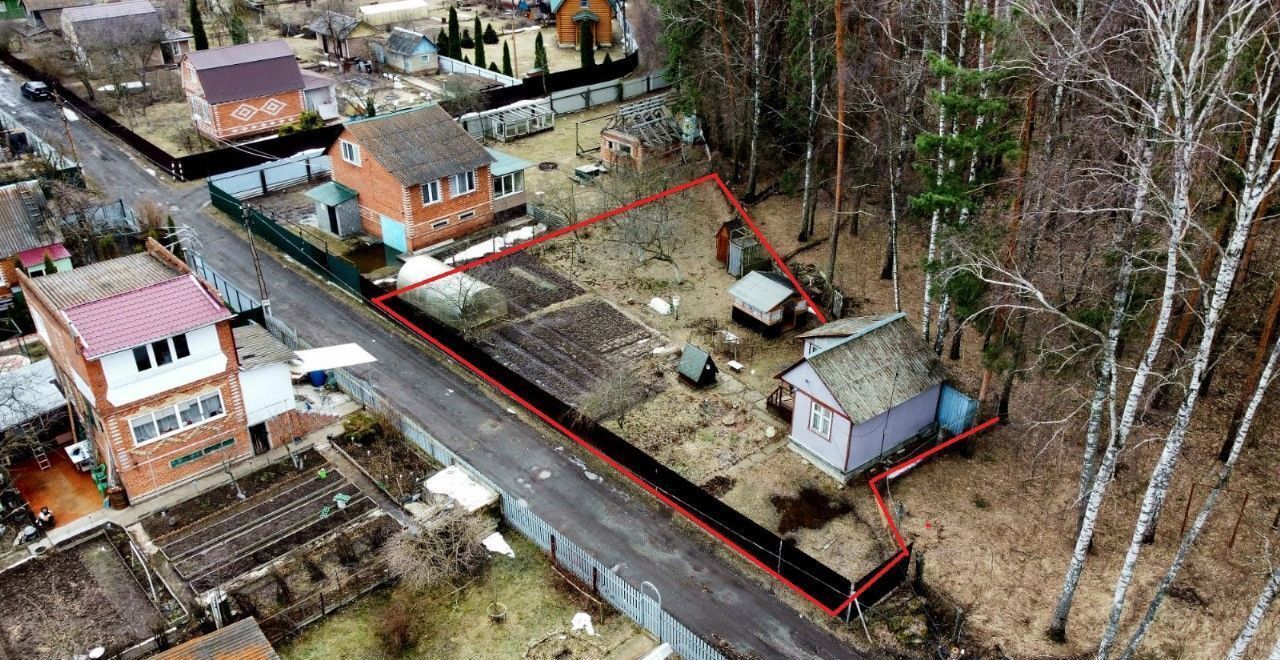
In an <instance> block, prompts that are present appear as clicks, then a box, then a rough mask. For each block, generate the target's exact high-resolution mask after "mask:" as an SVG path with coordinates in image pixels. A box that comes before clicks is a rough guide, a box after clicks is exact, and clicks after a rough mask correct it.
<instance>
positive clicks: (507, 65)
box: [502, 41, 516, 76]
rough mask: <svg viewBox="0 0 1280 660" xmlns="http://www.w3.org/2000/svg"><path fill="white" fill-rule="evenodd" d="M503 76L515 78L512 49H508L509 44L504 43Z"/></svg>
mask: <svg viewBox="0 0 1280 660" xmlns="http://www.w3.org/2000/svg"><path fill="white" fill-rule="evenodd" d="M502 75H504V76H514V75H516V74H515V72H513V71H512V70H511V49H509V48H507V43H506V42H505V41H504V42H502Z"/></svg>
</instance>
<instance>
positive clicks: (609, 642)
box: [279, 533, 645, 660]
mask: <svg viewBox="0 0 1280 660" xmlns="http://www.w3.org/2000/svg"><path fill="white" fill-rule="evenodd" d="M506 537H507V541H508V542H509V543H510V544H511V547H512V548H513V549H514V550H515V553H516V557H515V559H512V558H509V557H506V556H503V555H494V556H492V557H491V559H490V561H489V564H488V566H487V567H486V568H485V570H484V571H483V573H482V574H481V575H480V576H478V577H477V578H475V581H473V582H471V583H469V584H467V585H466V586H465V587H464V588H463V589H462V590H461V591H459V592H457V593H454V590H453V589H452V588H451V587H445V588H440V589H435V590H432V591H430V592H427V593H424V594H420V595H416V596H414V597H413V598H411V599H410V600H411V602H412V603H413V604H414V608H413V612H412V614H413V617H414V619H415V622H416V623H417V625H418V630H419V636H418V641H417V644H416V646H414V647H413V648H412V649H410V650H409V652H408V653H406V654H405V657H413V658H459V659H464V658H475V659H477V660H478V659H481V658H484V659H488V658H520V657H526V652H527V651H529V650H530V649H531V647H535V646H536V648H534V649H533V651H534V652H533V653H532V654H531V655H530V657H538V658H542V657H548V658H550V657H556V656H557V655H558V653H559V652H560V651H561V650H562V649H569V650H571V653H572V655H569V656H567V657H573V658H610V657H628V656H629V655H630V654H629V653H627V652H626V651H624V650H623V649H631V648H635V645H636V644H637V641H638V640H637V639H636V638H637V637H638V636H639V635H640V634H641V633H640V632H639V630H638V629H637V628H636V626H635V625H633V624H632V622H631V621H630V620H629V619H627V618H626V617H624V616H622V615H621V614H617V613H612V612H608V611H607V610H606V614H605V620H604V621H603V622H601V621H600V619H599V617H598V616H597V614H596V606H595V604H594V603H591V602H590V601H588V600H587V599H586V598H585V597H584V596H582V595H581V594H580V593H578V592H577V591H576V590H574V588H573V587H571V586H569V585H568V584H566V582H565V581H564V580H563V579H562V578H561V577H560V575H558V574H557V573H556V571H555V570H554V569H552V567H551V565H550V563H549V561H548V558H547V557H546V555H545V554H543V553H542V551H541V550H539V549H538V548H537V547H536V546H534V545H533V544H532V543H530V542H529V541H527V540H525V539H524V538H523V537H521V536H518V535H516V534H514V533H507V534H506ZM390 600H391V592H390V590H385V589H384V590H381V591H377V592H374V593H373V594H371V595H369V596H367V597H365V598H362V599H360V600H358V601H356V602H355V603H354V604H352V605H351V606H350V607H348V608H346V609H344V610H342V611H341V612H339V613H338V614H335V615H333V616H331V617H329V618H328V619H326V620H324V621H322V622H320V623H317V624H316V625H314V626H312V627H310V628H308V629H307V630H306V631H305V632H304V633H303V634H302V635H300V636H299V637H298V638H297V639H295V640H293V641H292V642H290V643H288V644H285V645H283V646H282V647H281V648H280V649H279V651H280V655H281V657H283V658H286V659H288V660H312V659H315V660H319V659H321V658H324V659H328V658H381V657H386V656H387V653H386V651H384V649H383V646H382V643H381V641H380V640H379V638H378V633H377V630H378V621H379V619H380V618H381V617H382V615H383V613H384V610H385V609H386V607H387V603H388V602H389V601H390ZM494 602H499V603H502V604H503V605H506V606H507V616H506V619H505V620H504V621H501V622H494V621H492V620H490V618H489V615H488V608H489V604H490V603H494ZM579 611H584V612H588V613H590V614H591V617H592V623H593V624H594V625H595V630H596V633H597V635H598V636H597V637H593V638H583V637H582V633H576V634H574V633H570V629H569V622H570V620H571V619H572V618H573V615H574V614H575V613H576V612H579ZM561 635H564V636H565V637H566V639H563V640H562V639H560V636H561ZM641 646H645V645H643V644H641ZM615 651H617V653H614V652H615Z"/></svg>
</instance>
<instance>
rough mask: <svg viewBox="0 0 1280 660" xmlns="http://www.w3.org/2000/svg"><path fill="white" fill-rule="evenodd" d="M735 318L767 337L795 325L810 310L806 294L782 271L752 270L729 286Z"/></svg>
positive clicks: (774, 335) (776, 334)
mask: <svg viewBox="0 0 1280 660" xmlns="http://www.w3.org/2000/svg"><path fill="white" fill-rule="evenodd" d="M729 296H730V297H731V298H733V320H734V321H736V322H737V323H739V324H741V325H744V326H746V327H748V328H752V329H754V330H757V331H759V332H760V334H762V335H764V336H766V337H776V336H778V335H779V334H782V332H783V331H785V330H789V329H791V328H794V327H796V325H798V324H799V323H800V321H801V319H802V317H803V314H804V313H805V312H806V311H807V310H808V305H807V304H806V303H805V301H804V297H803V296H801V295H800V293H799V292H798V291H796V289H795V287H794V286H793V285H792V284H791V280H789V279H787V278H786V276H784V275H782V274H780V273H774V272H764V271H758V270H753V271H751V272H750V273H747V276H746V277H744V278H742V279H740V280H738V281H737V282H735V283H734V285H733V286H731V287H729Z"/></svg>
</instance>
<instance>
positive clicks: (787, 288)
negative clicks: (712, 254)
mask: <svg viewBox="0 0 1280 660" xmlns="http://www.w3.org/2000/svg"><path fill="white" fill-rule="evenodd" d="M729 295H731V296H733V297H734V298H737V299H738V300H741V301H742V302H744V303H746V304H748V305H751V306H752V307H754V308H756V309H759V310H763V311H766V312H767V311H769V310H772V309H773V308H775V307H777V306H778V305H781V304H782V303H784V302H786V301H787V299H788V298H790V297H791V296H794V295H796V290H795V287H793V286H791V282H790V281H788V280H787V278H786V277H784V276H782V275H779V274H778V273H763V272H760V271H758V270H753V271H751V272H750V273H747V274H746V276H744V277H743V278H742V279H740V280H738V281H737V282H734V284H733V286H731V287H729Z"/></svg>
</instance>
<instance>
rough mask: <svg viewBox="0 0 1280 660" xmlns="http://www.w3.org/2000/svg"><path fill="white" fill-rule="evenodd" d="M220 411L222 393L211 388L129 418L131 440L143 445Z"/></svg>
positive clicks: (208, 418)
mask: <svg viewBox="0 0 1280 660" xmlns="http://www.w3.org/2000/svg"><path fill="white" fill-rule="evenodd" d="M222 414H223V408H222V395H221V394H220V393H218V392H213V393H212V394H206V395H204V396H201V397H196V398H193V399H187V400H186V401H183V402H181V403H179V404H178V405H176V406H169V407H166V408H161V409H159V410H155V411H152V412H149V413H146V414H144V415H139V416H137V417H134V418H133V419H131V420H129V427H130V428H132V429H133V444H134V445H144V444H146V443H148V442H153V441H155V440H158V439H160V438H162V437H164V436H167V435H169V434H171V433H177V432H178V431H180V430H182V429H185V428H188V427H191V426H195V425H196V424H200V423H203V422H205V421H207V420H210V419H213V418H215V417H218V416H220V415H222Z"/></svg>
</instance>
